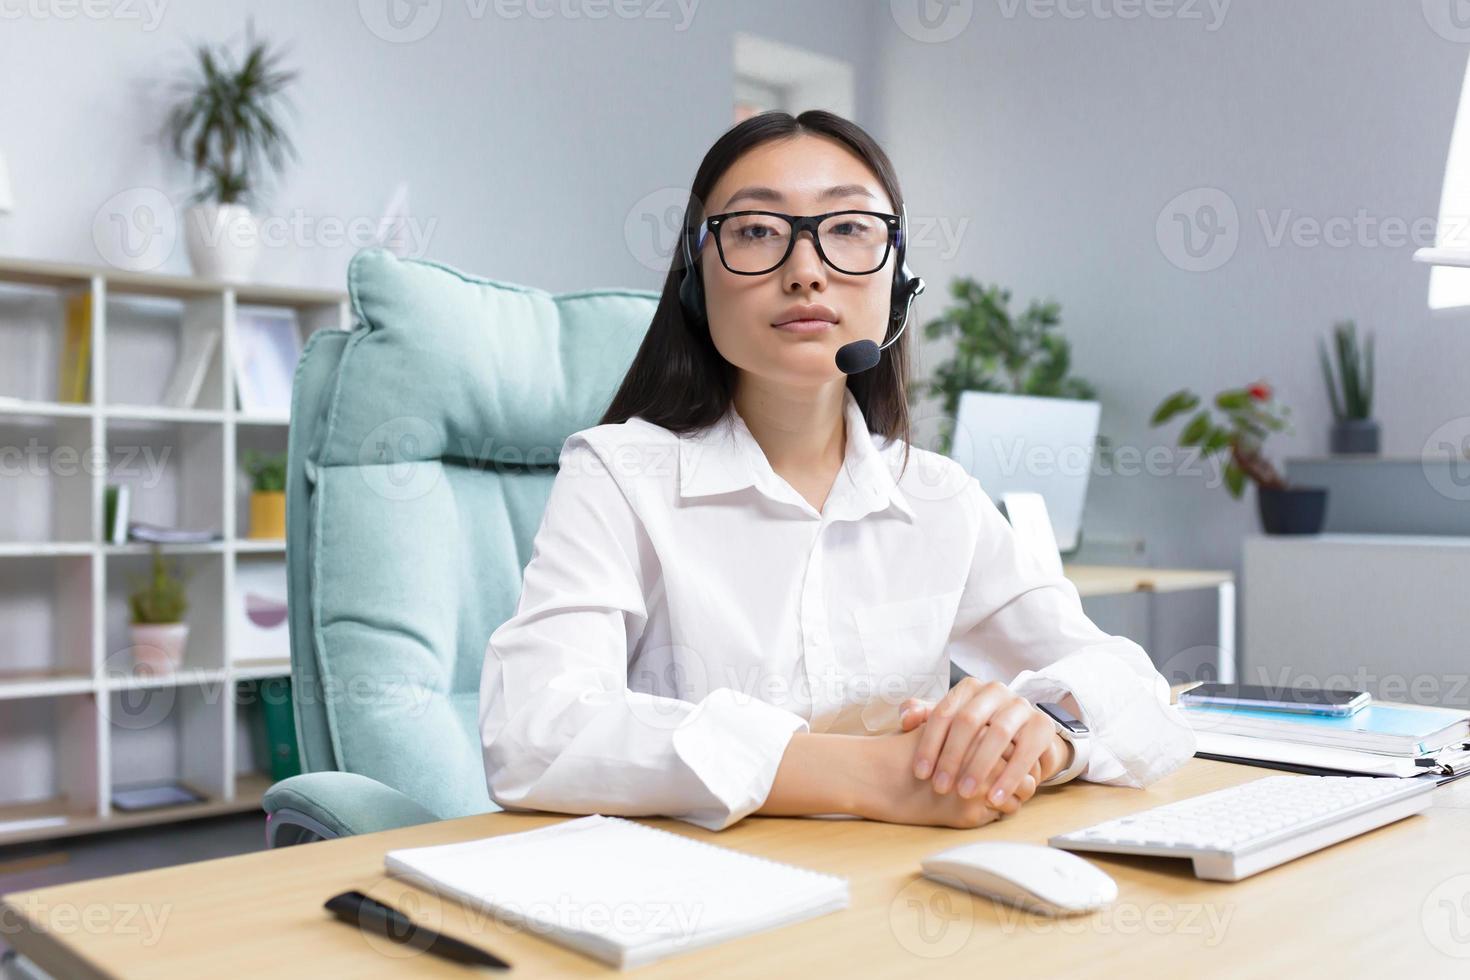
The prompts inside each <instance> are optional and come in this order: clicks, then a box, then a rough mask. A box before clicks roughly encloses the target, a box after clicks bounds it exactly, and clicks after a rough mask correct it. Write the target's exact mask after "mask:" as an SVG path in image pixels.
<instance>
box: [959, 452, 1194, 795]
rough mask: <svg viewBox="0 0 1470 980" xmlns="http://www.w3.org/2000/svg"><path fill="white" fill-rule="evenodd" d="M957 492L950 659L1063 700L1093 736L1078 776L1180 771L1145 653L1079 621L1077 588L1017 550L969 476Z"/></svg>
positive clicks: (1139, 783) (1109, 779)
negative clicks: (958, 543)
mask: <svg viewBox="0 0 1470 980" xmlns="http://www.w3.org/2000/svg"><path fill="white" fill-rule="evenodd" d="M964 493H965V495H966V496H967V498H968V500H969V502H970V506H971V509H972V512H973V514H974V516H975V518H976V520H975V528H976V532H975V551H974V560H973V562H972V564H971V568H970V572H969V577H968V579H967V580H966V583H965V589H964V592H963V594H962V596H961V599H960V605H959V610H958V613H957V615H956V620H955V626H954V629H953V631H952V632H951V634H950V646H949V653H950V658H951V659H952V660H953V661H954V663H955V664H957V665H958V666H959V667H960V669H962V670H964V671H965V672H966V673H968V674H971V675H973V676H975V677H978V678H980V679H981V680H999V681H1001V682H1002V683H1005V684H1006V685H1007V686H1008V687H1009V688H1010V689H1011V691H1012V692H1013V693H1015V694H1017V695H1019V696H1020V697H1024V698H1025V699H1026V700H1028V701H1030V702H1032V703H1033V704H1035V703H1037V702H1041V701H1057V700H1060V699H1061V698H1062V697H1064V696H1066V695H1067V694H1071V695H1072V696H1073V697H1074V698H1075V699H1076V701H1077V704H1078V706H1079V707H1080V708H1081V709H1082V721H1083V722H1084V723H1085V724H1086V725H1087V727H1088V728H1089V729H1091V732H1092V743H1093V744H1092V752H1091V757H1090V759H1089V761H1088V766H1087V771H1086V773H1084V774H1083V776H1082V777H1081V778H1083V779H1086V780H1089V781H1091V782H1099V783H1112V784H1115V785H1120V786H1134V787H1143V786H1147V785H1148V784H1149V783H1152V782H1154V781H1155V780H1157V779H1159V778H1161V777H1163V776H1166V775H1168V774H1169V773H1171V772H1173V771H1174V770H1176V769H1178V768H1179V767H1180V766H1182V765H1183V764H1184V763H1185V762H1186V761H1188V759H1189V758H1190V757H1191V756H1192V755H1194V751H1195V738H1194V733H1193V731H1192V730H1191V729H1190V727H1189V725H1188V723H1187V722H1185V721H1184V719H1183V718H1181V717H1180V716H1179V713H1178V711H1177V710H1176V709H1175V708H1174V706H1173V705H1171V704H1170V703H1169V685H1168V682H1167V681H1165V680H1164V678H1163V676H1162V675H1161V674H1160V673H1159V672H1158V671H1157V670H1156V669H1155V668H1154V665H1153V662H1152V661H1150V660H1149V657H1148V654H1147V653H1145V652H1144V650H1143V648H1142V647H1140V646H1139V645H1138V644H1137V643H1134V642H1133V641H1132V640H1129V639H1127V638H1126V637H1122V636H1113V635H1110V634H1108V633H1105V632H1103V631H1102V630H1101V629H1099V628H1098V626H1097V625H1096V624H1095V623H1093V622H1092V620H1091V619H1089V618H1088V617H1087V614H1086V613H1085V612H1084V611H1083V609H1082V600H1081V597H1080V596H1079V595H1078V594H1077V587H1076V586H1075V585H1073V584H1072V582H1071V581H1070V580H1069V579H1067V578H1066V577H1065V576H1063V575H1059V574H1056V573H1054V572H1051V571H1049V570H1048V569H1047V567H1046V566H1044V565H1043V564H1041V562H1040V561H1039V560H1038V559H1037V558H1036V556H1034V555H1032V554H1030V553H1029V552H1027V551H1026V550H1025V549H1024V548H1022V547H1020V542H1019V540H1018V539H1017V537H1016V535H1015V532H1014V531H1013V530H1012V529H1011V526H1010V524H1009V522H1007V521H1006V519H1005V517H1004V516H1002V515H1001V513H1000V511H999V510H998V509H997V508H996V506H995V504H994V503H992V502H991V500H990V497H989V496H988V495H987V494H986V493H985V491H984V490H983V489H982V488H981V486H980V484H979V482H977V481H976V480H975V479H974V478H970V479H969V481H968V485H967V486H966V488H965V491H964Z"/></svg>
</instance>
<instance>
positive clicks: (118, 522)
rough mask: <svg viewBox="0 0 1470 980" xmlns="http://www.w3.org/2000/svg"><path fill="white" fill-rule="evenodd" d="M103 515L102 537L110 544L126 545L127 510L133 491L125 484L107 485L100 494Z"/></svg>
mask: <svg viewBox="0 0 1470 980" xmlns="http://www.w3.org/2000/svg"><path fill="white" fill-rule="evenodd" d="M102 495H103V515H102V537H103V540H105V541H107V542H109V543H111V544H126V543H127V540H128V508H129V507H130V506H131V504H132V496H133V491H132V488H131V487H129V486H128V485H127V484H126V483H109V484H108V485H107V487H106V489H104V490H103V492H102Z"/></svg>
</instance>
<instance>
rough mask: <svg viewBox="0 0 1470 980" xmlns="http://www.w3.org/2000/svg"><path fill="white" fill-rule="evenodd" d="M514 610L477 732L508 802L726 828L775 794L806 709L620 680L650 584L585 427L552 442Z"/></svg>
mask: <svg viewBox="0 0 1470 980" xmlns="http://www.w3.org/2000/svg"><path fill="white" fill-rule="evenodd" d="M559 464H560V470H559V472H558V473H557V476H556V479H555V480H554V481H553V483H552V488H551V492H550V494H549V496H548V499H547V503H546V508H545V511H544V513H543V516H542V521H541V526H540V528H539V529H538V531H537V533H536V537H535V539H534V541H533V543H532V551H531V558H530V560H529V562H528V563H527V565H526V567H525V570H524V574H523V578H522V584H521V594H520V599H519V601H518V603H517V607H516V611H515V613H514V614H513V615H512V616H511V617H510V618H509V619H508V620H506V621H505V622H504V623H503V624H501V625H500V627H499V628H497V629H496V630H495V631H494V632H493V633H492V634H491V636H490V640H489V643H488V644H487V646H486V651H485V663H484V670H483V673H482V676H481V681H480V705H479V712H480V713H479V721H480V739H481V745H482V747H483V750H484V763H485V778H486V782H487V785H488V788H489V792H490V797H491V799H493V800H494V801H495V802H496V803H497V804H499V805H500V806H502V807H504V808H506V809H512V810H514V809H528V810H552V811H556V812H562V813H577V814H586V813H603V814H614V815H622V816H650V815H659V816H669V817H676V818H678V819H681V820H685V821H688V822H689V823H693V824H695V825H697V826H701V827H705V828H707V829H709V830H723V829H724V828H726V827H728V826H730V825H731V824H733V823H735V822H736V821H738V820H740V819H741V818H742V817H744V816H746V815H747V814H749V813H751V812H753V811H754V810H756V809H758V808H759V807H760V806H761V805H762V804H763V803H764V802H765V800H766V797H767V796H768V794H769V793H770V789H771V784H772V783H773V782H774V780H775V777H776V770H777V768H778V767H779V766H780V762H781V757H782V756H783V755H784V754H785V751H786V746H787V743H788V742H789V741H790V738H791V736H792V734H794V733H795V732H796V731H798V730H805V729H806V728H807V722H806V721H805V719H803V718H801V717H800V716H798V715H796V714H794V713H792V712H789V711H786V710H784V709H782V708H778V707H776V706H775V705H772V704H769V703H767V702H764V701H761V700H759V699H757V698H753V697H751V696H749V695H748V694H745V693H742V692H739V691H736V690H733V689H730V688H719V689H716V690H713V691H710V692H709V693H708V694H706V695H705V696H704V697H702V698H701V699H700V700H699V701H697V702H694V701H685V700H680V699H678V698H674V697H666V696H662V695H655V694H650V693H646V692H639V691H634V690H631V689H629V687H628V660H629V652H630V650H632V649H634V648H635V647H636V644H637V642H638V639H639V637H640V636H641V635H642V633H643V629H644V627H645V626H646V624H647V622H648V607H647V605H646V601H647V597H648V596H649V595H650V588H652V587H655V586H657V585H658V584H659V569H658V561H657V556H656V554H655V553H654V551H653V549H652V546H651V544H650V542H649V540H648V537H647V534H646V533H645V532H644V530H643V528H642V525H641V522H640V521H639V519H638V516H637V514H636V513H635V511H634V509H633V507H632V506H631V504H630V502H629V499H628V496H627V495H626V494H625V493H624V491H623V488H621V487H620V486H619V485H618V483H617V481H616V480H615V479H614V477H613V475H612V473H611V472H610V471H609V468H608V466H607V465H606V462H605V461H604V460H603V459H602V458H601V456H600V455H599V454H598V451H597V449H596V448H595V447H594V446H593V445H592V444H591V443H590V442H589V441H588V440H586V439H584V438H583V437H582V436H580V435H579V434H574V435H572V436H571V437H570V438H568V440H567V441H566V443H565V444H564V445H563V447H562V451H561V456H560V459H559Z"/></svg>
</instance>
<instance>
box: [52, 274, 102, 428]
mask: <svg viewBox="0 0 1470 980" xmlns="http://www.w3.org/2000/svg"><path fill="white" fill-rule="evenodd" d="M92 312H93V311H92V293H91V291H90V290H89V291H87V292H81V293H73V294H72V295H70V296H68V297H67V298H66V305H65V323H64V326H63V333H62V343H61V358H60V361H59V363H58V376H57V379H56V400H57V401H59V402H85V401H86V400H87V381H88V378H89V377H90V375H91V370H90V369H91V364H92Z"/></svg>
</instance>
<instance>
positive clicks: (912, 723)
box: [898, 698, 929, 732]
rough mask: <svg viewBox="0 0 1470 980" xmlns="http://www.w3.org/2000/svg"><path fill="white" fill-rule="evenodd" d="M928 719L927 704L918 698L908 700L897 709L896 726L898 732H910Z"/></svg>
mask: <svg viewBox="0 0 1470 980" xmlns="http://www.w3.org/2000/svg"><path fill="white" fill-rule="evenodd" d="M928 719H929V702H927V701H920V700H919V699H918V698H909V699H908V700H907V701H905V702H904V703H903V704H901V705H899V708H898V726H899V728H900V730H902V731H905V732H911V731H913V730H914V729H915V728H918V727H919V726H920V725H922V724H923V723H924V722H925V721H927V720H928Z"/></svg>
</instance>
